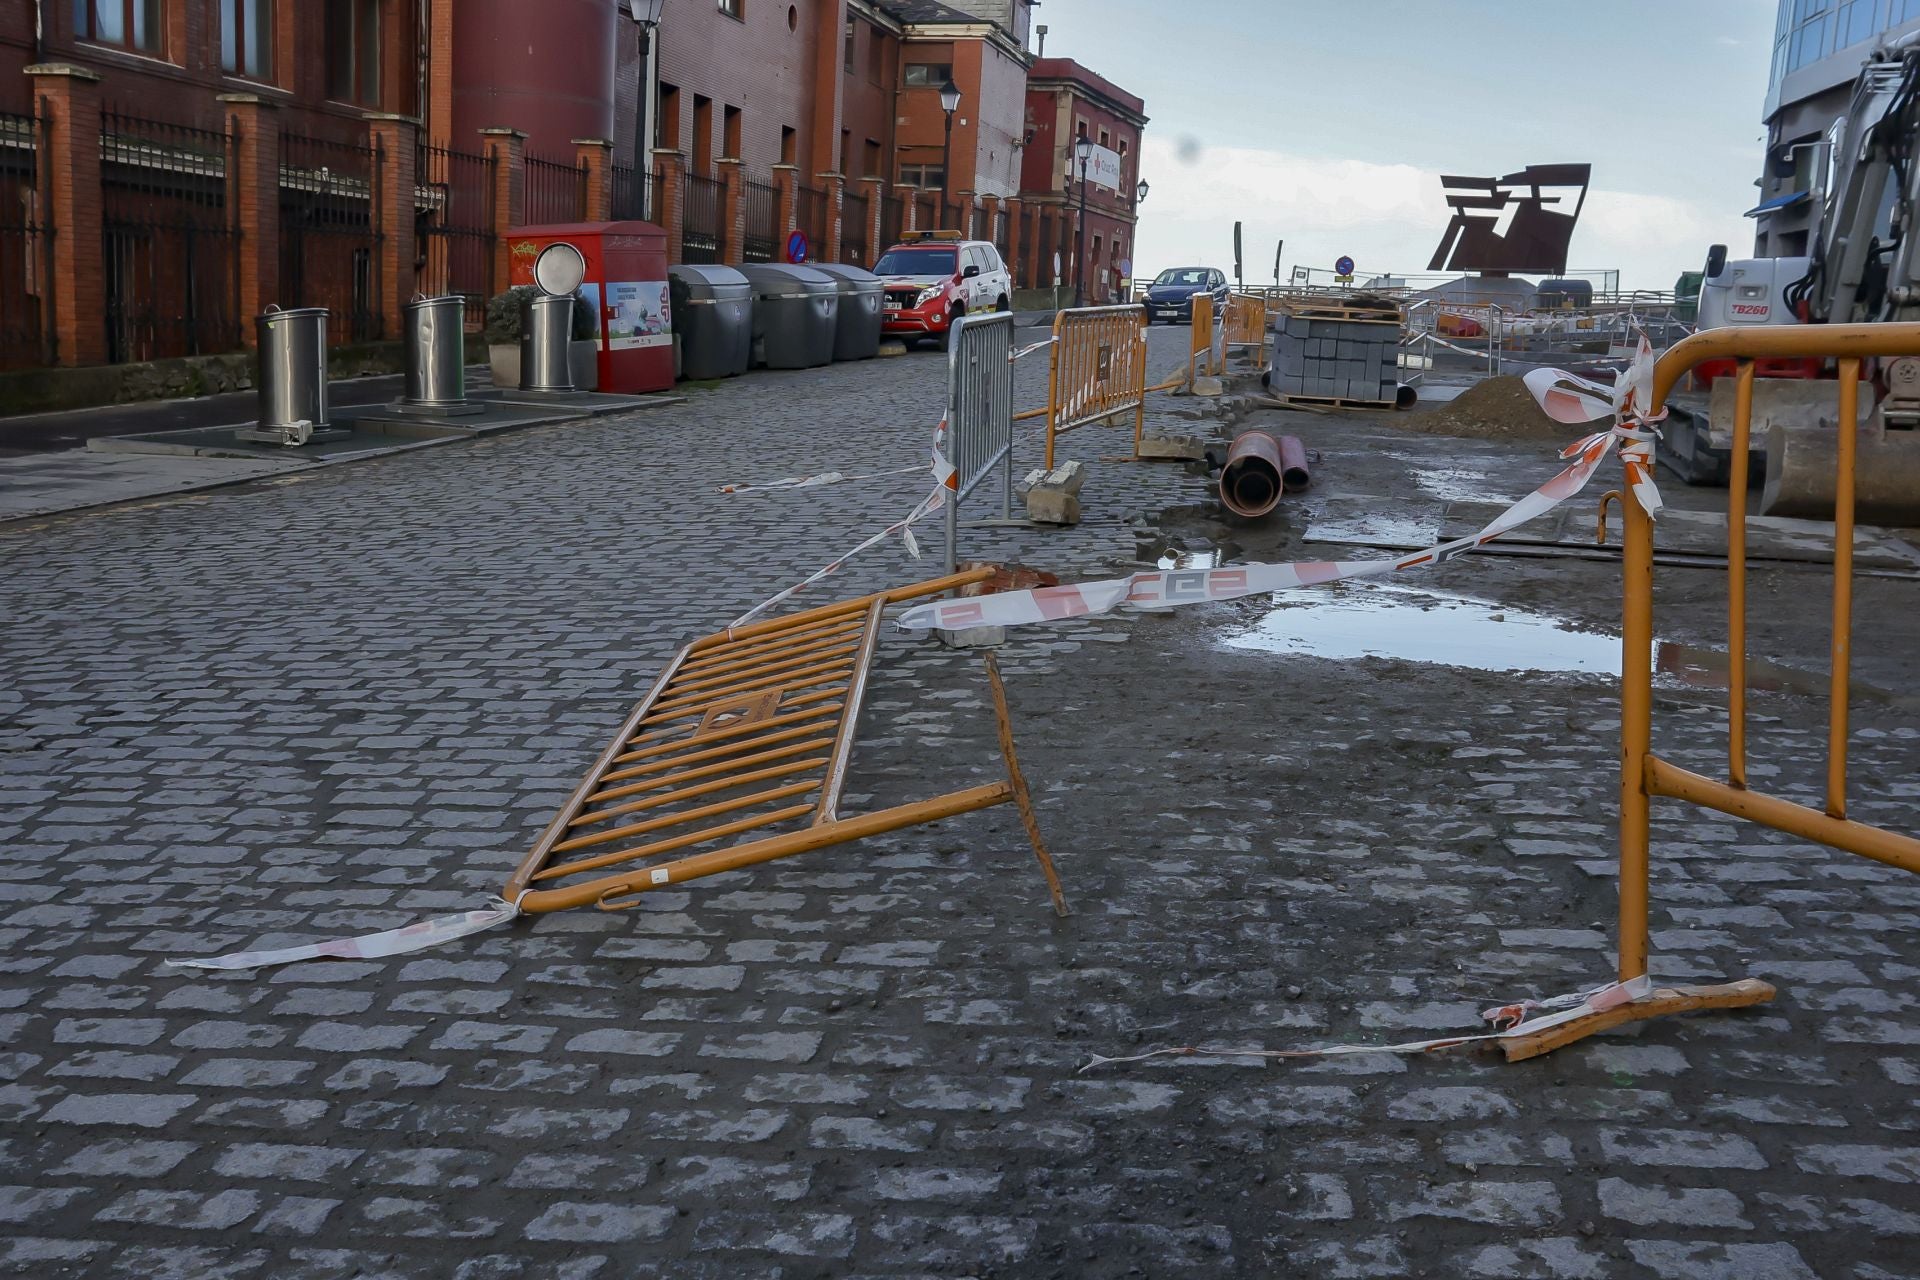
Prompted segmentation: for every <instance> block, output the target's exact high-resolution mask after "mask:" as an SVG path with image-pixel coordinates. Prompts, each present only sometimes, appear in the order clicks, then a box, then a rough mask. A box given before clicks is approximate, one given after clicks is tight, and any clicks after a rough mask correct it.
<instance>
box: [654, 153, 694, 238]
mask: <svg viewBox="0 0 1920 1280" xmlns="http://www.w3.org/2000/svg"><path fill="white" fill-rule="evenodd" d="M686 172H687V158H686V156H684V155H682V154H681V153H680V152H678V151H676V150H674V149H673V148H671V147H656V148H654V152H653V182H654V187H653V221H654V225H656V226H658V227H659V228H660V229H661V230H662V231H664V232H666V233H667V262H668V263H669V264H672V265H676V266H677V265H678V264H680V263H682V262H685V261H686V260H687V259H686V253H687V244H686V228H687V211H686V210H685V209H683V208H682V207H681V206H682V204H683V203H685V201H686V198H687V188H686V183H685V182H684V181H682V179H684V178H685V176H686Z"/></svg>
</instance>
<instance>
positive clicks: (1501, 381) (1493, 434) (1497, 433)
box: [1393, 376, 1592, 443]
mask: <svg viewBox="0 0 1920 1280" xmlns="http://www.w3.org/2000/svg"><path fill="white" fill-rule="evenodd" d="M1393 425H1395V426H1396V427H1409V428H1411V429H1413V430H1415V431H1425V432H1428V433H1430V434H1433V435H1442V436H1467V437H1469V438H1471V439H1475V440H1558V441H1561V442H1562V443H1565V442H1566V441H1569V440H1573V439H1575V438H1577V437H1578V436H1580V435H1582V434H1584V431H1583V429H1582V428H1579V427H1570V426H1565V425H1563V424H1561V423H1558V422H1555V421H1554V420H1553V419H1552V418H1549V417H1548V416H1547V414H1546V411H1545V410H1544V409H1542V408H1541V407H1540V405H1539V403H1538V402H1536V401H1535V400H1534V398H1533V395H1532V393H1531V392H1529V391H1528V390H1527V386H1526V384H1525V383H1524V382H1522V381H1520V379H1518V378H1514V377H1504V376H1503V377H1499V378H1488V379H1486V380H1485V381H1484V382H1479V383H1475V384H1474V385H1473V386H1471V387H1468V388H1467V389H1466V390H1465V391H1463V392H1461V393H1460V396H1459V397H1458V398H1457V399H1455V400H1453V401H1452V402H1451V403H1448V404H1443V405H1440V406H1439V407H1438V408H1435V409H1431V410H1426V411H1422V412H1419V413H1411V414H1404V415H1402V416H1400V417H1397V418H1395V419H1393ZM1585 430H1592V428H1586V429H1585Z"/></svg>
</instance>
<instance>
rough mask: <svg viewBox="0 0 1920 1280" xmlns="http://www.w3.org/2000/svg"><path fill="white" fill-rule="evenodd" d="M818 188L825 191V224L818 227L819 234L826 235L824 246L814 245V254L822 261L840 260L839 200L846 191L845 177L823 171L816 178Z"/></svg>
mask: <svg viewBox="0 0 1920 1280" xmlns="http://www.w3.org/2000/svg"><path fill="white" fill-rule="evenodd" d="M818 181H819V183H820V189H821V190H822V191H825V192H826V193H827V220H826V225H825V226H823V227H821V228H820V234H821V235H823V236H825V237H826V240H827V243H826V244H825V245H824V246H816V247H815V249H814V255H815V256H816V257H817V258H819V260H820V261H822V262H838V261H840V243H841V237H840V200H841V197H842V196H844V195H845V194H846V191H847V179H846V176H845V175H844V174H839V173H823V174H821V175H819V179H818Z"/></svg>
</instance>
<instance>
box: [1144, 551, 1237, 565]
mask: <svg viewBox="0 0 1920 1280" xmlns="http://www.w3.org/2000/svg"><path fill="white" fill-rule="evenodd" d="M1220 559H1221V556H1220V552H1219V550H1218V549H1215V550H1212V551H1181V552H1172V551H1169V552H1167V553H1166V554H1164V555H1162V556H1161V557H1160V558H1159V559H1158V560H1157V561H1155V562H1154V563H1155V564H1157V565H1158V566H1159V567H1160V568H1162V569H1213V568H1217V567H1218V566H1219V564H1220Z"/></svg>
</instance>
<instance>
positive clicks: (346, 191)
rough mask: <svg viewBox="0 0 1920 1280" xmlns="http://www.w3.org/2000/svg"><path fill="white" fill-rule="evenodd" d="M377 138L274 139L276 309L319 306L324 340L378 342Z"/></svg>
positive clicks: (381, 314)
mask: <svg viewBox="0 0 1920 1280" xmlns="http://www.w3.org/2000/svg"><path fill="white" fill-rule="evenodd" d="M385 161H386V156H385V154H384V152H383V151H382V149H381V146H380V141H379V139H377V138H370V139H368V140H366V141H360V142H331V141H328V140H326V139H322V138H312V137H308V136H306V135H305V134H298V133H292V132H290V131H287V130H282V131H281V133H280V297H279V298H277V299H275V301H277V302H278V303H279V305H280V306H282V307H325V308H326V309H327V310H328V312H329V313H330V314H329V315H328V317H327V340H328V341H329V342H332V343H335V344H340V343H347V342H374V341H377V340H379V339H380V338H382V337H384V336H385V322H384V321H385V308H383V307H382V306H381V301H382V299H381V290H380V277H381V270H380V245H381V241H382V240H383V239H384V236H383V235H382V233H381V227H382V221H381V209H380V201H381V187H382V184H381V177H382V173H383V170H384V168H385Z"/></svg>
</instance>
